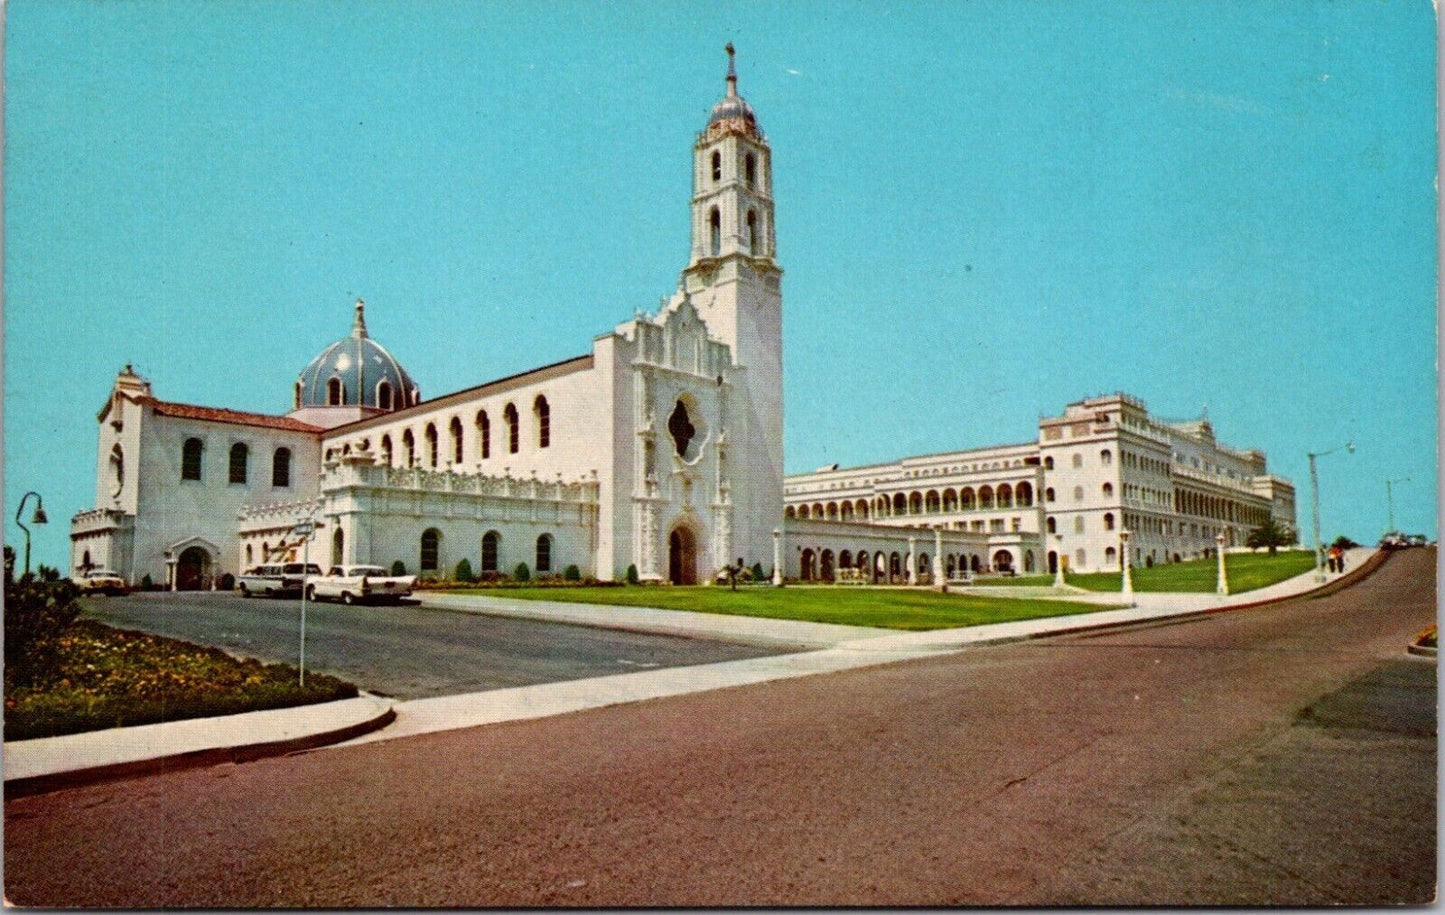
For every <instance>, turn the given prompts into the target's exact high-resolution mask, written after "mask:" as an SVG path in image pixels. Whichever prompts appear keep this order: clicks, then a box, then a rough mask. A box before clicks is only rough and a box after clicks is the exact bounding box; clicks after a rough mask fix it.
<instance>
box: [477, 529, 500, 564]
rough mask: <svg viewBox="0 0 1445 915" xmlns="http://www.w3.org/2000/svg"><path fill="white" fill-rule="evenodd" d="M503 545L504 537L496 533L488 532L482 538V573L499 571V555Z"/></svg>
mask: <svg viewBox="0 0 1445 915" xmlns="http://www.w3.org/2000/svg"><path fill="white" fill-rule="evenodd" d="M501 544H502V535H501V534H499V533H497V532H496V531H487V533H486V534H485V535H483V536H482V571H483V572H495V571H497V553H498V551H499V548H500V547H501Z"/></svg>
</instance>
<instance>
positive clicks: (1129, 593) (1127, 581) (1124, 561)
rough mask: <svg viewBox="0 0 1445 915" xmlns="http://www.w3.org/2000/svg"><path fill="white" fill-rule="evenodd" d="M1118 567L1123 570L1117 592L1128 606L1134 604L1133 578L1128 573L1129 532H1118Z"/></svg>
mask: <svg viewBox="0 0 1445 915" xmlns="http://www.w3.org/2000/svg"><path fill="white" fill-rule="evenodd" d="M1119 552H1120V554H1121V555H1120V559H1121V564H1120V569H1121V570H1122V571H1123V573H1124V576H1123V580H1122V581H1121V582H1120V583H1119V584H1120V587H1119V593H1120V594H1122V595H1123V596H1124V597H1125V598H1126V599H1127V600H1128V601H1129V606H1131V607H1132V606H1134V578H1133V576H1131V575H1130V574H1129V566H1130V562H1129V532H1128V531H1120V532H1119Z"/></svg>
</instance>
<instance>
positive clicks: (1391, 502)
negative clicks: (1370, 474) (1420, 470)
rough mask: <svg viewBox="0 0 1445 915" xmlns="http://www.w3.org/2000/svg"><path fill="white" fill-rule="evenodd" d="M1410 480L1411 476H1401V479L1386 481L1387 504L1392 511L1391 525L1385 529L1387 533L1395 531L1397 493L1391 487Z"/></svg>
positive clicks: (1390, 511)
mask: <svg viewBox="0 0 1445 915" xmlns="http://www.w3.org/2000/svg"><path fill="white" fill-rule="evenodd" d="M1409 482H1410V478H1409V477H1400V478H1399V479H1395V480H1386V481H1385V505H1386V507H1387V508H1388V510H1389V513H1390V526H1389V528H1387V529H1386V530H1385V533H1387V534H1392V533H1394V532H1395V494H1394V492H1393V491H1392V490H1391V487H1393V486H1394V485H1395V484H1396V483H1409Z"/></svg>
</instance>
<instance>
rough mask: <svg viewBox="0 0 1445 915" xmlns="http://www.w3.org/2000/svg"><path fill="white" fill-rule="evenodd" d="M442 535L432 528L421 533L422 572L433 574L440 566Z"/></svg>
mask: <svg viewBox="0 0 1445 915" xmlns="http://www.w3.org/2000/svg"><path fill="white" fill-rule="evenodd" d="M441 543H442V533H441V531H439V530H437V529H436V528H434V527H429V528H427V529H426V530H424V531H422V532H421V563H420V564H419V565H420V568H421V570H422V571H423V572H435V571H436V570H437V569H438V568H440V566H441V562H440V560H441Z"/></svg>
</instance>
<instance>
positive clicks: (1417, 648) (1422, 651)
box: [1405, 645, 1440, 658]
mask: <svg viewBox="0 0 1445 915" xmlns="http://www.w3.org/2000/svg"><path fill="white" fill-rule="evenodd" d="M1405 650H1406V651H1408V652H1409V653H1410V654H1417V655H1419V656H1420V657H1422V658H1438V657H1439V656H1440V649H1438V648H1431V647H1430V646H1428V645H1407V646H1405Z"/></svg>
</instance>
